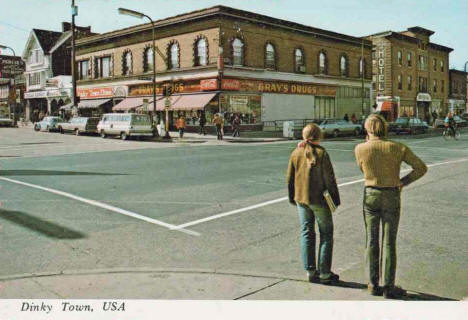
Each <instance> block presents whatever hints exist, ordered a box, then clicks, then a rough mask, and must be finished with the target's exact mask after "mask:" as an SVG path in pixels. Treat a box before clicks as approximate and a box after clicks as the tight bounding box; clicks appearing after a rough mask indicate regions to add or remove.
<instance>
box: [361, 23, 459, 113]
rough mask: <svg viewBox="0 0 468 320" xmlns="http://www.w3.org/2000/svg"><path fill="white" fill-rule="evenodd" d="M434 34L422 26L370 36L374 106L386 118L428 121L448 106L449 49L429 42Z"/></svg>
mask: <svg viewBox="0 0 468 320" xmlns="http://www.w3.org/2000/svg"><path fill="white" fill-rule="evenodd" d="M432 34H434V32H433V31H431V30H427V29H424V28H421V27H412V28H408V29H407V31H404V32H393V31H386V32H381V33H377V34H374V35H371V36H369V37H368V39H370V40H372V43H373V53H372V54H373V57H372V73H373V86H374V88H375V94H376V104H375V106H374V107H375V108H374V110H373V111H380V112H382V113H384V115H386V116H387V118H389V119H394V118H395V117H397V116H398V115H409V116H413V115H414V116H417V117H419V118H421V119H426V120H429V117H430V116H429V115H430V113H432V111H436V112H439V113H443V112H444V111H446V110H447V105H448V86H449V72H448V66H449V53H450V52H451V51H452V50H453V49H451V48H448V47H445V46H442V45H439V44H435V43H432V42H430V36H431V35H432Z"/></svg>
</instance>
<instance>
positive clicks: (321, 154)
mask: <svg viewBox="0 0 468 320" xmlns="http://www.w3.org/2000/svg"><path fill="white" fill-rule="evenodd" d="M310 145H311V146H312V148H313V149H315V155H316V157H317V161H316V164H315V165H314V166H311V167H309V166H308V164H307V159H306V157H305V155H304V148H302V147H300V146H298V147H297V148H296V150H294V151H293V152H292V153H291V157H290V159H289V165H288V171H287V173H286V181H287V184H288V190H289V201H290V202H293V201H296V202H298V203H301V204H314V205H321V206H327V203H326V201H325V198H324V197H323V192H324V191H325V190H328V192H329V193H330V195H331V197H332V199H333V202H334V203H335V205H336V206H339V205H340V203H341V202H340V194H339V192H338V186H337V185H336V179H335V173H334V171H333V165H332V163H331V160H330V156H329V155H328V153H327V151H326V150H325V149H324V148H323V147H322V146H318V145H313V144H310Z"/></svg>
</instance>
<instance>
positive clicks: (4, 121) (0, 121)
mask: <svg viewBox="0 0 468 320" xmlns="http://www.w3.org/2000/svg"><path fill="white" fill-rule="evenodd" d="M0 127H13V120H12V119H10V118H7V117H5V116H0Z"/></svg>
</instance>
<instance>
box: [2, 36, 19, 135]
mask: <svg viewBox="0 0 468 320" xmlns="http://www.w3.org/2000/svg"><path fill="white" fill-rule="evenodd" d="M0 49H10V50H11V52H13V56H14V57H16V53H15V50H13V48H11V47H9V46H4V45H1V44H0ZM14 74H15V73H14V72H13V74H12V75H13V90H15V92H16V84H15V80H14V77H15V76H14ZM9 110H10V109H9ZM13 126H16V101H15V103H14V105H13Z"/></svg>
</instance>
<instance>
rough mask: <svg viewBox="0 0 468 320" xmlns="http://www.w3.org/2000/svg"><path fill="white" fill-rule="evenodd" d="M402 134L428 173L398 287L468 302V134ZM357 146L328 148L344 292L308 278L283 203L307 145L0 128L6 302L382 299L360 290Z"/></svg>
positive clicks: (410, 194)
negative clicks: (336, 194)
mask: <svg viewBox="0 0 468 320" xmlns="http://www.w3.org/2000/svg"><path fill="white" fill-rule="evenodd" d="M400 139H402V141H404V143H406V144H408V145H409V146H410V147H411V148H412V149H413V150H414V151H415V153H417V154H418V155H419V156H420V157H421V158H422V159H423V160H424V161H426V163H427V164H428V165H429V166H430V169H429V171H428V173H427V175H426V176H424V177H423V178H422V179H421V180H419V181H417V182H416V183H414V184H412V185H411V186H409V187H407V188H405V189H404V192H403V196H402V216H401V220H400V229H399V235H398V257H399V260H398V269H397V283H398V284H399V285H401V286H403V287H404V288H406V289H408V290H410V291H411V292H413V293H414V295H413V297H414V300H418V299H421V300H427V299H433V300H440V299H456V300H461V299H464V298H466V297H467V296H468V277H467V275H466V270H467V268H468V255H467V252H468V242H467V241H466V230H467V229H468V208H467V201H466V200H467V188H468V183H467V182H466V179H467V178H466V177H467V176H468V135H467V134H464V135H462V137H461V139H460V140H459V141H453V140H449V141H444V140H443V139H442V137H440V136H435V137H426V138H420V137H419V138H418V137H414V138H409V139H406V138H405V137H403V138H400ZM360 142H362V139H338V140H333V141H331V140H325V141H324V142H323V145H324V146H325V147H326V148H327V150H328V152H329V153H330V155H331V159H332V161H333V164H334V168H335V172H336V175H337V178H338V183H339V184H340V185H341V187H340V192H341V197H342V206H340V207H339V209H338V211H337V212H336V213H335V214H334V224H335V242H334V256H333V270H334V271H335V272H337V273H339V274H340V277H341V279H342V280H343V283H342V284H341V288H340V290H334V288H332V287H326V286H321V285H312V284H309V283H307V282H305V273H304V271H303V270H302V264H301V260H300V242H299V240H300V235H299V221H298V216H297V213H296V209H295V207H293V206H291V205H290V204H289V203H288V202H287V201H284V197H285V196H286V195H287V194H286V185H285V171H286V166H287V161H288V158H289V154H290V153H291V151H292V150H293V149H294V148H295V145H296V143H297V141H283V142H269V143H230V142H216V141H208V142H205V143H198V142H197V143H195V142H194V143H155V142H141V141H120V140H117V139H101V138H99V137H92V136H80V137H75V136H72V135H60V134H56V133H42V132H41V133H36V132H33V131H32V130H30V129H27V128H18V129H13V128H4V129H0V185H1V189H0V201H1V209H0V239H1V240H0V243H1V246H0V254H1V256H2V263H0V285H1V288H0V298H22V297H30V296H31V292H33V291H31V290H32V288H34V290H35V291H34V292H36V293H37V295H38V296H41V297H62V298H63V297H68V298H73V297H89V298H95V297H101V296H103V295H104V296H106V294H105V292H112V293H113V294H114V296H115V297H121V298H135V297H138V298H161V299H164V298H171V299H172V298H174V299H195V298H200V299H267V300H269V299H281V300H290V299H301V300H303V299H329V300H332V299H340V300H342V299H343V300H361V299H381V298H379V297H377V298H375V297H370V296H368V295H367V294H365V291H364V290H363V288H364V287H365V284H366V279H365V277H364V241H365V234H364V225H363V219H362V194H363V183H362V182H361V181H360V179H362V174H361V172H360V170H359V169H358V167H357V166H356V164H355V159H354V153H353V150H354V147H355V145H356V144H358V143H360ZM403 169H405V168H403ZM115 274H118V276H117V277H114V276H113V275H115ZM67 279H68V280H67ZM151 281H153V282H151ZM128 282H132V284H131V285H130V284H128ZM150 283H151V284H154V285H149V284H150ZM65 284H67V285H65ZM65 287H66V288H65ZM91 287H92V288H93V289H92V290H91V289H89V288H91ZM70 288H71V289H70ZM87 288H88V289H87ZM105 290H107V291H105Z"/></svg>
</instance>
